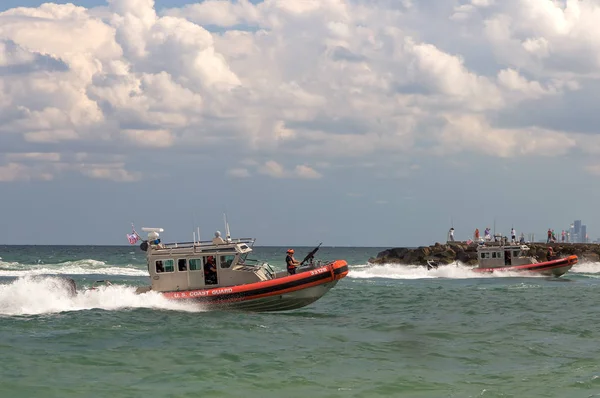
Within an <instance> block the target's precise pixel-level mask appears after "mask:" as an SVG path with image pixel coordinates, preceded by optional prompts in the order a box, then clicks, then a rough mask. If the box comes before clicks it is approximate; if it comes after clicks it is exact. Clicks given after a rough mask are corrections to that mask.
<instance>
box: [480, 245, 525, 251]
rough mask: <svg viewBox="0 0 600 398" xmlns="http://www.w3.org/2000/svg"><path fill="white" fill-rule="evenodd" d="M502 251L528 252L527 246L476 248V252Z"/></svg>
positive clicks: (484, 246)
mask: <svg viewBox="0 0 600 398" xmlns="http://www.w3.org/2000/svg"><path fill="white" fill-rule="evenodd" d="M502 250H529V247H528V246H527V245H504V246H502V245H496V246H493V245H492V246H486V245H483V246H478V247H477V251H502Z"/></svg>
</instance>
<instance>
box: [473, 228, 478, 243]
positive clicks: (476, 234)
mask: <svg viewBox="0 0 600 398" xmlns="http://www.w3.org/2000/svg"><path fill="white" fill-rule="evenodd" d="M473 240H474V241H475V242H477V241H479V228H475V233H474V234H473Z"/></svg>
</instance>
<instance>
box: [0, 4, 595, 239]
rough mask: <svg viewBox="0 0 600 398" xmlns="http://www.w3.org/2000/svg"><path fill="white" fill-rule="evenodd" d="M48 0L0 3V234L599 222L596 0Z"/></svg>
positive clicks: (352, 235) (398, 232) (424, 235)
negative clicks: (48, 0)
mask: <svg viewBox="0 0 600 398" xmlns="http://www.w3.org/2000/svg"><path fill="white" fill-rule="evenodd" d="M57 3H58V4H57ZM57 3H47V4H44V3H43V2H40V1H34V0H3V1H2V2H1V4H0V204H1V206H0V222H1V224H0V225H1V226H2V228H1V229H0V243H2V244H38V245H41V244H96V245H110V244H127V240H126V237H125V234H126V233H128V232H130V231H131V223H134V224H135V227H136V229H138V231H139V230H140V229H141V227H142V226H146V227H161V228H164V229H165V232H164V233H163V234H162V238H163V239H164V241H182V240H185V241H190V240H191V239H192V232H193V231H195V230H196V228H198V227H199V228H200V234H201V239H209V238H211V237H212V234H213V232H214V231H216V230H220V231H223V214H224V213H226V214H227V217H228V220H229V224H230V227H231V233H232V236H233V237H255V238H257V242H256V244H257V245H277V246H279V245H281V246H312V245H316V244H318V243H319V242H323V245H326V246H376V247H393V246H421V245H430V244H433V243H435V242H442V241H445V240H446V234H447V231H448V229H449V228H450V227H451V226H453V227H454V228H455V230H456V233H455V237H456V238H457V239H467V238H468V237H470V236H472V233H473V231H474V229H475V228H479V229H480V230H481V231H483V229H484V228H485V227H491V228H495V229H496V231H497V232H501V233H503V234H505V235H508V233H509V231H510V228H511V227H513V226H514V228H515V229H516V231H517V234H520V233H521V232H524V233H526V234H529V233H535V234H536V238H542V237H543V236H544V234H545V231H546V230H547V229H548V228H553V229H555V230H556V231H561V230H562V229H566V228H568V227H569V225H570V224H571V223H572V222H573V220H575V219H580V220H582V221H583V223H584V224H586V225H587V229H588V234H589V237H590V238H591V239H596V238H598V237H600V214H599V212H598V203H600V200H599V199H600V184H598V180H599V178H600V159H599V157H598V155H599V154H600V135H599V134H598V133H599V132H600V130H599V129H600V127H599V126H600V112H598V104H599V103H600V102H599V99H600V72H599V71H600V25H599V24H598V23H597V21H598V20H599V19H600V0H580V1H577V0H567V1H551V0H502V1H499V0H496V1H495V0H460V1H459V0H446V1H432V0H420V1H416V0H393V1H391V0H345V1H342V0H265V1H252V2H250V1H247V0H237V1H228V0H206V1H202V2H191V1H184V0H176V1H174V0H169V1H166V0H162V1H156V2H154V1H152V0H109V1H102V0H88V1H75V2H73V3H74V4H75V5H74V4H73V3H71V4H69V3H66V2H63V1H59V2H57Z"/></svg>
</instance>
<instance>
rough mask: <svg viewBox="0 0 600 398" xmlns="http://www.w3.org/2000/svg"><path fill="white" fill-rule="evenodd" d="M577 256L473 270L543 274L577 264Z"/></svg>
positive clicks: (475, 269) (474, 269)
mask: <svg viewBox="0 0 600 398" xmlns="http://www.w3.org/2000/svg"><path fill="white" fill-rule="evenodd" d="M577 261H578V259H577V256H569V257H565V258H560V259H558V260H551V261H544V262H541V263H535V264H525V265H516V266H508V267H496V268H473V271H475V272H494V271H518V272H535V273H540V272H545V271H549V270H553V269H557V268H562V267H566V266H569V265H570V266H573V265H575V264H577Z"/></svg>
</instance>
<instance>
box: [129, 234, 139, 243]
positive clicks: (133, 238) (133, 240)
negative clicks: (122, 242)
mask: <svg viewBox="0 0 600 398" xmlns="http://www.w3.org/2000/svg"><path fill="white" fill-rule="evenodd" d="M127 239H129V243H130V244H132V245H135V243H136V242H137V241H138V240H139V238H138V236H137V234H127Z"/></svg>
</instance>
